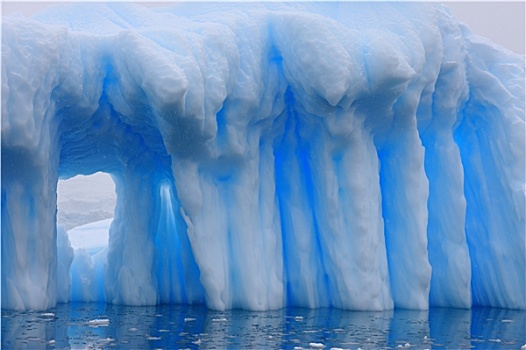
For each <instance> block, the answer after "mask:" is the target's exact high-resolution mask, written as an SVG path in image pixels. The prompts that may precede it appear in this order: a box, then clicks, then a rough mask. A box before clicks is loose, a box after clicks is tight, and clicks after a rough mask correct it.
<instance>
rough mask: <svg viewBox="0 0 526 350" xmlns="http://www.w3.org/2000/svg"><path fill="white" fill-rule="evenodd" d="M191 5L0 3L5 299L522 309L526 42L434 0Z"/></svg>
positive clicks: (21, 306) (29, 304)
mask: <svg viewBox="0 0 526 350" xmlns="http://www.w3.org/2000/svg"><path fill="white" fill-rule="evenodd" d="M201 5H202V4H186V3H178V4H175V5H173V6H169V7H162V8H150V9H148V8H145V7H143V6H140V5H138V4H124V3H112V4H86V3H78V4H63V5H59V6H55V7H50V8H48V9H47V10H45V11H43V12H40V13H37V14H35V15H34V16H32V17H31V18H26V17H23V16H6V17H5V18H4V19H3V24H2V62H1V65H2V124H1V130H2V133H1V137H2V138H1V142H2V158H1V172H2V174H1V175H2V184H1V188H2V199H1V201H2V202H1V208H2V216H1V219H2V259H1V262H2V265H1V269H2V274H1V283H2V284H1V288H2V308H7V309H18V310H27V309H32V310H45V309H48V308H51V307H53V306H54V305H55V304H56V303H57V302H67V301H69V300H84V301H102V302H107V303H114V304H126V305H155V304H159V303H188V304H200V303H205V304H206V305H207V306H208V307H209V308H211V309H217V310H224V309H231V308H243V309H249V310H270V309H278V308H282V307H286V306H299V307H308V308H319V307H336V308H342V309H352V310H387V309H392V308H395V307H396V308H408V309H422V310H425V309H428V308H429V307H430V306H444V307H456V308H470V307H471V306H473V305H485V306H493V307H502V308H515V309H526V294H525V293H526V292H525V288H524V286H525V285H526V281H525V278H526V277H525V276H526V268H525V265H526V258H525V209H526V207H525V199H526V181H525V117H524V112H525V101H524V94H525V90H524V84H525V80H524V72H525V70H524V68H525V67H524V57H521V56H518V55H516V54H514V53H511V52H509V51H507V50H506V49H503V48H501V47H499V46H497V45H495V44H493V43H492V42H490V41H489V40H487V39H485V38H482V37H478V36H476V35H474V34H472V33H471V32H470V30H469V28H468V27H467V26H465V25H464V24H462V23H460V22H459V21H458V20H456V19H455V18H454V17H453V16H452V15H451V14H450V13H449V11H448V9H447V8H446V7H444V6H442V5H440V4H438V3H428V4H426V3H396V4H395V3H309V4H307V3H284V4H281V3H264V4H262V3H229V4H223V3H212V4H207V6H201ZM96 172H104V173H108V174H110V175H111V176H112V179H113V181H114V182H115V186H116V187H115V189H116V195H117V203H116V207H115V216H114V219H113V221H112V223H111V226H110V228H109V242H108V246H107V248H106V249H104V250H101V251H99V252H98V253H97V254H96V255H90V254H89V252H88V251H85V250H84V251H82V250H79V249H77V250H74V249H73V247H72V244H71V242H68V240H67V235H66V234H65V233H64V231H63V229H62V228H60V227H59V228H58V229H57V225H56V215H57V214H56V213H57V192H56V191H57V182H58V180H59V179H68V178H71V177H74V176H76V175H89V174H93V173H96ZM68 267H69V273H68Z"/></svg>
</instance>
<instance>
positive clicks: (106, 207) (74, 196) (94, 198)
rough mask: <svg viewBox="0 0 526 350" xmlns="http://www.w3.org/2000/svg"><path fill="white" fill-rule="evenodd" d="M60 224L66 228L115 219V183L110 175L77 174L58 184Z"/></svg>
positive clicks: (58, 215) (58, 216)
mask: <svg viewBox="0 0 526 350" xmlns="http://www.w3.org/2000/svg"><path fill="white" fill-rule="evenodd" d="M57 196H58V198H57V202H58V205H57V206H58V214H57V224H59V225H62V226H64V229H65V230H66V231H68V230H70V229H72V228H74V227H77V226H81V225H85V224H88V223H91V222H95V221H100V220H104V219H109V218H113V211H114V209H115V200H116V196H115V184H114V183H113V180H112V179H111V177H110V176H109V175H108V174H104V173H96V174H94V175H92V176H76V177H74V178H71V179H68V180H62V181H59V183H58V189H57Z"/></svg>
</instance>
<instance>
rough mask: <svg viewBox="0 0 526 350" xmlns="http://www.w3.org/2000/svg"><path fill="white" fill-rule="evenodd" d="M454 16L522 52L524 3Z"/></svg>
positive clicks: (468, 6) (9, 8)
mask: <svg viewBox="0 0 526 350" xmlns="http://www.w3.org/2000/svg"><path fill="white" fill-rule="evenodd" d="M445 4H446V5H447V6H449V7H450V8H451V11H452V13H453V15H454V16H455V17H457V18H458V19H459V20H461V21H462V22H464V23H466V24H467V25H468V26H469V27H470V28H471V30H472V32H473V33H476V34H479V35H482V36H485V37H487V38H489V39H491V40H493V41H495V42H497V43H499V44H500V45H502V46H504V47H506V48H508V49H510V50H512V51H514V52H517V53H519V54H522V55H524V42H525V35H524V32H525V24H524V17H525V3H524V1H515V2H473V1H471V2H445ZM47 6H49V3H47V2H31V3H29V2H9V1H8V2H5V0H4V2H3V3H2V9H3V15H8V14H10V13H13V12H16V11H19V12H22V13H23V14H25V15H31V14H33V13H35V12H38V11H39V10H41V9H43V8H45V7H47Z"/></svg>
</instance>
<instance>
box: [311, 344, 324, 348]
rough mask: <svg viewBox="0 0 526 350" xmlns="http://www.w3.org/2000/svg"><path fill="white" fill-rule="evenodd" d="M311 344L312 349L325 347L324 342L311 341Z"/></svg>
mask: <svg viewBox="0 0 526 350" xmlns="http://www.w3.org/2000/svg"><path fill="white" fill-rule="evenodd" d="M309 346H310V347H311V348H312V349H323V348H325V345H324V344H322V343H309Z"/></svg>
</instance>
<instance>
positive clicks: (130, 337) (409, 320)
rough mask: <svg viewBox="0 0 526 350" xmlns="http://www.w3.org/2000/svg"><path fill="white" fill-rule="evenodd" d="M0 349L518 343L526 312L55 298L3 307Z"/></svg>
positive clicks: (523, 336)
mask: <svg viewBox="0 0 526 350" xmlns="http://www.w3.org/2000/svg"><path fill="white" fill-rule="evenodd" d="M1 320H2V349H44V348H47V349H68V348H74V349H104V348H115V349H128V348H130V349H147V348H155V349H201V348H202V349H294V348H300V347H302V348H305V349H309V348H326V349H330V348H343V349H358V348H362V349H382V348H404V349H406V348H410V349H435V348H438V349H471V348H474V349H520V348H521V346H523V345H524V344H526V312H524V311H517V310H507V309H494V308H481V307H475V308H473V309H472V310H460V309H449V308H432V309H430V310H429V311H410V310H392V311H386V312H357V311H343V310H338V309H317V310H310V309H301V308H286V309H282V310H277V311H266V312H250V311H243V310H231V311H224V312H219V311H212V310H208V309H206V307H204V306H183V305H159V306H153V307H130V306H119V305H106V304H94V303H71V304H59V305H58V306H57V307H56V308H53V309H51V310H48V311H46V312H31V311H30V312H15V311H9V310H2V318H1Z"/></svg>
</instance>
